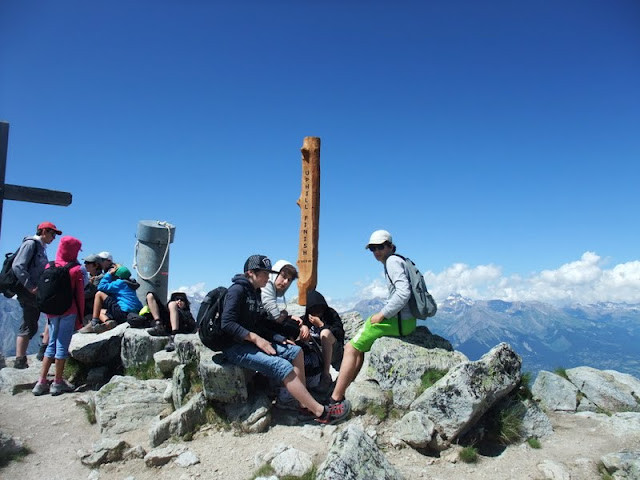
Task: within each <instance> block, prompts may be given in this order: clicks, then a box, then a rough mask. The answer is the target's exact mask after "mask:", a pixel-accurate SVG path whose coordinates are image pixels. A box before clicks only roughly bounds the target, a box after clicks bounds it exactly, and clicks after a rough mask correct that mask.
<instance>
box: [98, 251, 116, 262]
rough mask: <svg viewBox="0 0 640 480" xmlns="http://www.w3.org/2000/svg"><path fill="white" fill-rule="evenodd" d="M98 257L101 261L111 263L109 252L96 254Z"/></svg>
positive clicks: (111, 257) (111, 256) (111, 258)
mask: <svg viewBox="0 0 640 480" xmlns="http://www.w3.org/2000/svg"><path fill="white" fill-rule="evenodd" d="M98 256H99V257H100V258H101V259H102V260H109V261H110V262H113V255H111V253H109V252H100V253H99V254H98Z"/></svg>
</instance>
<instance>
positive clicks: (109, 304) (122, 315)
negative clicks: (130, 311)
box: [102, 295, 127, 323]
mask: <svg viewBox="0 0 640 480" xmlns="http://www.w3.org/2000/svg"><path fill="white" fill-rule="evenodd" d="M102 308H105V309H106V310H107V316H108V317H109V318H110V319H112V320H115V321H116V322H118V323H123V322H126V321H127V312H123V311H122V309H121V308H120V305H118V301H117V300H116V299H115V298H113V297H112V296H111V295H107V298H105V299H104V303H103V304H102Z"/></svg>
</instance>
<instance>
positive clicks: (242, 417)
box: [224, 394, 271, 433]
mask: <svg viewBox="0 0 640 480" xmlns="http://www.w3.org/2000/svg"><path fill="white" fill-rule="evenodd" d="M224 413H225V415H226V416H227V418H228V419H229V420H230V421H231V422H233V423H234V424H235V425H237V427H238V429H239V430H241V431H243V432H246V433H260V432H265V431H266V430H267V429H268V428H269V425H270V424H271V400H269V397H267V396H266V395H264V394H259V395H256V396H255V397H252V398H250V399H249V401H247V402H234V403H230V404H227V405H225V406H224Z"/></svg>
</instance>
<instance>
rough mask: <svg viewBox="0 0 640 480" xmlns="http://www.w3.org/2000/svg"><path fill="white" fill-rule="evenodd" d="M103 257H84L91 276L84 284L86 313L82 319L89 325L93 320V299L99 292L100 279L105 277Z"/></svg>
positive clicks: (86, 268) (85, 266)
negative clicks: (102, 264) (102, 265)
mask: <svg viewBox="0 0 640 480" xmlns="http://www.w3.org/2000/svg"><path fill="white" fill-rule="evenodd" d="M101 263H102V259H101V258H100V257H99V256H98V255H93V254H92V255H88V256H87V257H85V259H84V269H85V270H86V271H87V274H88V276H89V282H88V283H87V284H86V285H85V286H84V304H85V309H84V311H85V315H84V318H83V319H82V323H83V324H84V325H87V324H88V323H89V322H91V318H92V317H91V313H92V311H93V301H94V299H95V296H96V293H97V292H98V285H99V284H100V280H102V277H104V273H103V271H102V267H101Z"/></svg>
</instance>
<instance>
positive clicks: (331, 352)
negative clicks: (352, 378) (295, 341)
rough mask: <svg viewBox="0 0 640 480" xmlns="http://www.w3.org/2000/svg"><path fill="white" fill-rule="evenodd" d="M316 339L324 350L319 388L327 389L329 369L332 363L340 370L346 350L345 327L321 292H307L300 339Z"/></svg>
mask: <svg viewBox="0 0 640 480" xmlns="http://www.w3.org/2000/svg"><path fill="white" fill-rule="evenodd" d="M312 338H313V339H314V340H315V341H317V342H318V343H319V344H320V348H321V350H322V360H323V362H322V377H321V378H320V385H319V390H321V391H327V390H328V389H329V388H330V387H331V384H332V380H331V375H330V373H329V369H330V368H331V365H333V368H335V369H336V370H340V363H341V362H342V354H343V352H344V327H343V326H342V319H341V318H340V315H338V312H336V311H335V310H334V309H333V308H331V307H329V305H327V301H326V300H325V299H324V297H323V296H322V294H321V293H320V292H317V291H316V290H310V291H309V292H307V307H306V311H305V314H304V316H303V317H302V328H301V329H300V339H301V340H304V341H309V340H310V339H312Z"/></svg>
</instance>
